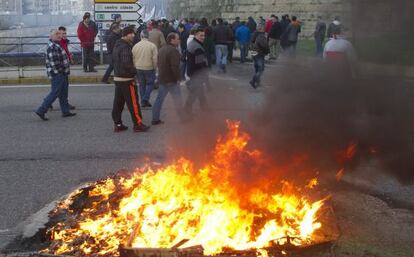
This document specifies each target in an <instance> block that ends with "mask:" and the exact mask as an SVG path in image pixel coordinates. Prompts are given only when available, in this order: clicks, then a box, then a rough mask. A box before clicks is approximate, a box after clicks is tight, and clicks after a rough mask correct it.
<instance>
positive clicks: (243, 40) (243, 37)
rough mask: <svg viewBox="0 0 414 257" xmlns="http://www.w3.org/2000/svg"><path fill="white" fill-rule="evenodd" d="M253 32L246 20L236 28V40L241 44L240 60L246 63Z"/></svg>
mask: <svg viewBox="0 0 414 257" xmlns="http://www.w3.org/2000/svg"><path fill="white" fill-rule="evenodd" d="M250 38H251V33H250V29H249V28H248V27H247V26H246V22H245V21H242V22H241V25H240V26H239V27H238V28H237V30H236V40H237V41H238V42H239V45H240V62H241V63H244V62H245V61H246V57H247V51H248V47H249V43H250Z"/></svg>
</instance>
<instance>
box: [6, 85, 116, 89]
mask: <svg viewBox="0 0 414 257" xmlns="http://www.w3.org/2000/svg"><path fill="white" fill-rule="evenodd" d="M113 86H114V85H113V84H71V85H69V87H113ZM5 88H8V89H10V88H50V85H13V86H0V89H5Z"/></svg>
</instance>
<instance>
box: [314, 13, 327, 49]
mask: <svg viewBox="0 0 414 257" xmlns="http://www.w3.org/2000/svg"><path fill="white" fill-rule="evenodd" d="M325 34H326V23H325V22H324V21H323V20H322V16H319V17H318V22H317V23H316V27H315V32H314V33H313V36H314V38H315V44H316V56H319V57H322V54H323V42H324V41H325Z"/></svg>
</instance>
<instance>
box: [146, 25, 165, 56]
mask: <svg viewBox="0 0 414 257" xmlns="http://www.w3.org/2000/svg"><path fill="white" fill-rule="evenodd" d="M148 40H149V41H150V42H152V43H153V44H155V45H156V46H157V50H159V49H160V48H161V47H163V46H165V45H166V44H167V43H166V42H165V37H164V34H163V33H162V32H161V30H160V29H159V22H158V21H154V22H152V30H151V31H150V32H149V36H148Z"/></svg>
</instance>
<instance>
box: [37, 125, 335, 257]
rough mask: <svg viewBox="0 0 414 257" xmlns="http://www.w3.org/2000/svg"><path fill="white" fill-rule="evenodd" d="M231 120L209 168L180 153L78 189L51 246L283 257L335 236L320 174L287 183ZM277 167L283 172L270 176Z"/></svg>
mask: <svg viewBox="0 0 414 257" xmlns="http://www.w3.org/2000/svg"><path fill="white" fill-rule="evenodd" d="M248 142H249V135H248V134H246V133H244V132H241V131H240V123H238V122H231V121H228V133H227V135H225V136H224V137H220V138H219V139H218V140H217V144H216V147H215V149H214V151H212V154H211V158H210V161H209V162H208V163H207V164H205V165H203V166H202V167H196V165H195V164H194V163H193V162H191V161H190V160H187V159H184V158H182V159H180V160H177V161H175V162H173V163H172V164H170V165H167V166H163V167H161V168H156V169H155V168H153V167H151V166H147V167H145V168H141V169H139V170H137V171H135V172H134V173H126V172H120V173H118V174H117V175H115V176H113V177H110V178H107V179H104V180H102V181H99V182H97V183H94V184H91V185H88V186H86V187H84V188H82V189H79V190H77V191H75V192H73V193H72V194H70V195H69V196H68V197H67V198H66V199H64V200H62V201H61V202H59V203H58V205H57V207H56V208H55V209H54V210H53V211H52V212H51V213H50V215H49V216H50V222H49V224H47V227H48V229H47V232H46V233H47V237H48V240H49V241H50V246H49V247H48V248H47V249H45V250H43V251H42V253H47V254H55V255H69V256H120V257H201V256H206V255H207V256H246V257H247V256H258V255H260V256H269V255H270V256H284V255H288V254H289V253H290V252H294V251H298V250H301V249H304V248H307V247H310V246H312V245H318V244H321V243H325V242H330V241H332V240H335V237H336V235H337V233H336V232H335V226H336V223H335V221H334V220H333V219H334V216H333V214H332V212H331V209H330V208H329V207H328V204H327V203H326V200H324V199H326V196H323V195H320V193H319V192H318V191H319V190H315V187H316V188H317V184H318V181H317V179H316V178H310V179H309V180H307V181H306V183H304V185H303V186H297V185H294V184H293V182H289V181H287V180H284V178H283V176H282V174H283V172H281V170H280V169H281V168H280V167H279V168H275V167H274V165H273V164H271V162H270V161H269V158H271V157H269V156H266V155H265V154H264V153H263V152H261V151H259V150H257V149H253V150H250V149H248ZM269 174H274V175H273V176H269Z"/></svg>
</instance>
